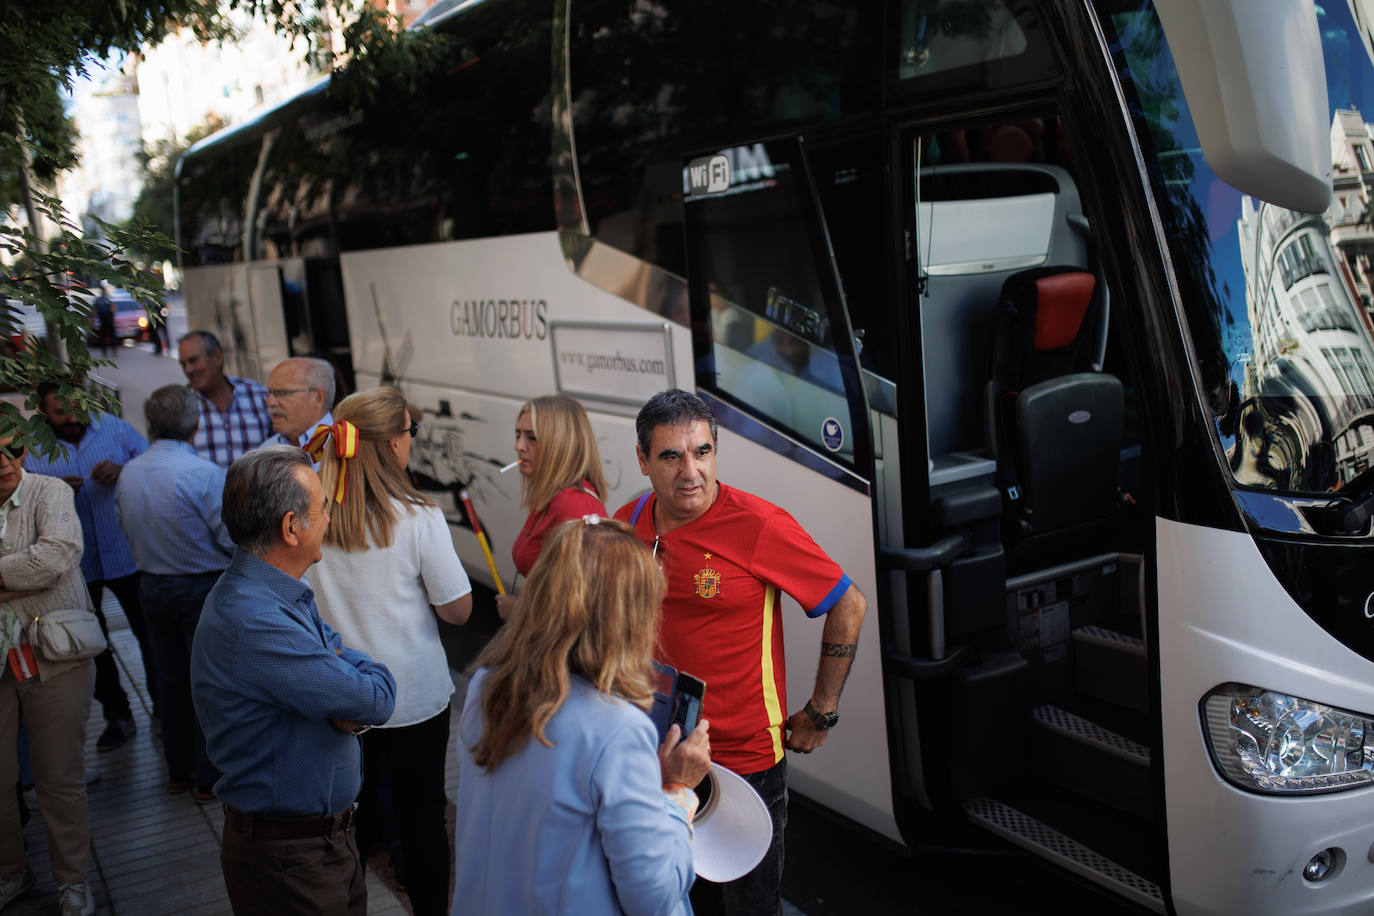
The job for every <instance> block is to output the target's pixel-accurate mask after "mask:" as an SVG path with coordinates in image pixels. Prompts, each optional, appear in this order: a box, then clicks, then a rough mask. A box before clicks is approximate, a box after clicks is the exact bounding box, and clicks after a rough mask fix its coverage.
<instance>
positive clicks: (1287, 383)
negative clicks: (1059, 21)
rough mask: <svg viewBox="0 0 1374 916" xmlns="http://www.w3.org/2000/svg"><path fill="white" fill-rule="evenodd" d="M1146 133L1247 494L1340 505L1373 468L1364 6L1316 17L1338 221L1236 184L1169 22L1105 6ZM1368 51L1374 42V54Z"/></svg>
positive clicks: (1372, 227) (1232, 457) (1110, 2)
mask: <svg viewBox="0 0 1374 916" xmlns="http://www.w3.org/2000/svg"><path fill="white" fill-rule="evenodd" d="M1097 6H1098V9H1099V12H1100V13H1102V21H1103V24H1104V26H1105V27H1106V28H1107V30H1108V31H1109V33H1111V35H1112V50H1113V53H1114V54H1115V55H1116V59H1117V61H1118V64H1119V65H1124V67H1122V73H1121V76H1122V81H1123V84H1124V85H1125V88H1126V92H1127V97H1128V100H1129V102H1130V104H1131V106H1132V108H1133V111H1132V114H1133V117H1134V119H1135V121H1136V124H1137V127H1138V129H1139V132H1140V142H1141V145H1142V147H1144V151H1145V156H1146V161H1147V163H1148V165H1149V169H1150V180H1151V184H1152V187H1153V193H1154V197H1155V201H1156V205H1157V207H1158V209H1159V213H1160V218H1161V220H1162V222H1163V226H1164V233H1165V235H1166V237H1167V238H1168V240H1169V246H1170V255H1171V258H1172V261H1173V267H1174V271H1175V275H1176V277H1177V280H1178V284H1179V290H1180V293H1181V295H1182V298H1183V306H1184V311H1185V316H1186V319H1187V322H1188V326H1189V332H1190V334H1191V337H1192V344H1193V349H1194V357H1195V359H1196V361H1197V366H1198V369H1199V372H1200V375H1201V378H1202V383H1203V386H1204V389H1205V392H1206V396H1207V399H1208V401H1209V402H1210V406H1211V408H1212V412H1213V415H1214V417H1215V420H1216V427H1217V432H1218V435H1219V437H1220V440H1221V444H1222V449H1223V451H1224V453H1225V455H1226V458H1227V462H1228V464H1229V465H1230V471H1231V474H1232V476H1233V478H1234V480H1235V482H1236V483H1237V484H1240V485H1243V486H1249V487H1258V488H1266V489H1275V490H1283V491H1289V492H1299V493H1318V492H1328V491H1331V490H1337V489H1340V488H1341V487H1342V486H1344V485H1345V484H1347V483H1349V482H1350V481H1351V480H1352V479H1353V478H1355V477H1356V476H1357V475H1359V474H1360V473H1361V472H1362V471H1364V470H1366V469H1367V468H1369V466H1370V459H1371V454H1372V453H1374V299H1371V279H1372V277H1371V274H1374V210H1371V207H1370V196H1371V195H1370V187H1371V184H1374V140H1371V132H1372V131H1374V124H1371V123H1368V122H1366V120H1365V114H1364V113H1365V112H1369V113H1371V115H1374V64H1372V63H1371V49H1370V47H1369V45H1368V43H1367V42H1368V38H1367V36H1368V31H1367V30H1366V29H1365V28H1364V24H1363V23H1361V22H1357V21H1356V17H1357V16H1358V15H1359V13H1360V9H1361V8H1362V5H1361V4H1359V3H1354V2H1352V3H1343V2H1335V3H1322V4H1320V5H1318V6H1317V7H1316V11H1317V17H1318V23H1319V26H1320V29H1321V36H1322V51H1323V54H1324V57H1325V66H1326V83H1327V96H1328V99H1329V102H1330V119H1329V124H1330V126H1331V155H1332V162H1333V163H1334V169H1333V175H1334V191H1335V193H1334V195H1333V198H1332V202H1331V206H1330V207H1329V208H1328V209H1327V210H1326V212H1324V213H1300V212H1296V211H1292V210H1285V209H1282V208H1280V207H1276V206H1274V205H1272V204H1268V203H1265V202H1264V201H1260V200H1255V199H1253V198H1251V197H1249V196H1247V195H1244V194H1242V193H1241V192H1240V191H1237V190H1236V189H1234V188H1232V187H1231V186H1229V185H1227V184H1226V183H1225V182H1223V181H1221V180H1220V179H1219V178H1217V177H1216V175H1215V174H1214V173H1213V172H1212V170H1211V168H1210V167H1209V166H1208V164H1207V162H1206V160H1205V159H1204V158H1203V156H1202V152H1201V150H1200V149H1199V143H1198V139H1197V133H1196V131H1195V129H1194V126H1193V121H1192V118H1191V116H1190V114H1189V112H1188V105H1187V102H1186V100H1185V99H1184V96H1183V92H1182V90H1181V88H1180V86H1179V81H1178V75H1177V72H1176V70H1175V69H1174V62H1173V59H1172V57H1171V55H1170V52H1169V49H1168V46H1167V43H1166V42H1165V40H1164V35H1163V32H1162V30H1161V28H1160V24H1159V20H1158V19H1157V18H1156V16H1155V13H1154V11H1153V10H1152V9H1151V8H1150V7H1149V6H1148V5H1146V4H1141V3H1140V2H1138V0H1102V2H1099V3H1098V4H1097ZM1362 36H1365V37H1364V38H1363V39H1362Z"/></svg>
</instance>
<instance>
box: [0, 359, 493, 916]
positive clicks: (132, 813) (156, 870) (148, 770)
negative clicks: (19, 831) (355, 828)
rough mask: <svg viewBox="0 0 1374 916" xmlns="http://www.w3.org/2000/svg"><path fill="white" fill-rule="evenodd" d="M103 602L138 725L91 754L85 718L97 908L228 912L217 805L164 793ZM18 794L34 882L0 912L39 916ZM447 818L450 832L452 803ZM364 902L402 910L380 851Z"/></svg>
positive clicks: (141, 706)
mask: <svg viewBox="0 0 1374 916" xmlns="http://www.w3.org/2000/svg"><path fill="white" fill-rule="evenodd" d="M173 365H175V363H174V364H173ZM104 610H105V616H106V619H107V620H108V621H109V625H110V641H111V643H112V644H113V648H114V651H115V656H116V660H117V661H118V664H119V668H120V671H121V674H122V676H121V683H122V684H123V686H124V689H125V690H126V691H128V693H129V703H130V705H131V706H132V707H133V710H134V721H135V723H136V724H137V725H138V733H137V734H135V735H134V737H133V738H131V739H130V740H129V742H128V743H127V744H125V745H124V746H123V747H121V748H119V749H118V750H115V751H111V752H109V753H105V754H100V753H97V752H96V749H95V742H96V739H97V738H98V737H99V736H100V733H101V731H102V730H103V729H104V727H105V723H104V720H103V719H102V718H101V715H100V706H99V704H97V703H92V704H91V715H90V719H89V721H88V722H87V725H86V769H87V775H88V778H89V777H90V776H92V775H97V774H98V778H97V779H96V781H95V782H94V783H93V784H91V785H89V786H88V787H87V791H86V795H87V801H88V804H89V806H90V816H91V866H90V872H89V874H88V875H87V879H86V880H87V882H88V883H89V886H90V890H91V893H92V894H93V895H94V897H95V902H96V912H97V913H110V914H116V913H125V914H138V916H160V914H172V913H178V914H180V913H186V914H219V913H229V912H230V909H229V900H228V898H227V896H226V895H225V890H224V880H223V878H222V877H221V875H220V867H219V846H220V833H221V830H222V827H223V824H224V815H223V811H222V809H221V807H220V806H219V804H218V803H215V804H209V805H204V806H201V805H197V804H196V803H195V801H194V799H193V798H192V797H191V795H190V794H189V793H187V794H183V795H168V794H167V789H166V785H167V773H166V768H165V766H164V765H163V761H162V746H161V744H160V743H159V741H158V739H157V738H156V737H155V736H154V735H153V732H152V727H151V724H150V721H149V715H150V706H149V701H148V695H147V690H146V689H145V681H144V675H143V662H142V660H141V658H140V657H139V652H138V642H137V640H135V638H134V634H133V631H132V630H130V629H129V625H128V622H127V620H126V619H125V617H124V612H123V611H122V610H120V608H119V602H118V601H116V600H115V598H114V596H113V595H112V594H110V593H109V592H108V591H107V592H106V595H105V604H104ZM457 680H459V682H460V690H459V692H458V693H455V694H454V701H453V702H454V718H455V721H456V719H457V714H458V712H459V711H460V710H461V708H462V696H463V691H462V689H461V687H462V686H464V685H465V681H466V679H465V678H457ZM446 789H447V792H448V797H449V798H450V799H453V798H457V797H458V762H457V757H456V755H455V754H454V749H453V747H452V746H450V747H449V754H448V773H447V779H446ZM26 801H27V802H28V805H29V809H30V810H31V811H33V819H32V820H30V821H29V824H28V826H27V827H25V828H24V840H25V842H26V843H27V844H28V849H29V864H30V866H31V867H32V868H33V871H34V875H35V876H36V877H37V879H38V883H37V884H36V885H35V886H34V889H33V890H32V891H31V892H30V893H29V894H28V896H26V897H23V898H21V899H20V900H18V901H16V902H15V903H13V904H11V905H10V906H9V907H6V908H5V916H38V914H49V913H52V912H54V911H55V910H56V908H57V886H56V885H55V884H54V883H53V880H52V874H51V860H50V858H49V855H48V848H47V838H46V836H45V834H44V830H43V817H42V814H41V812H39V811H38V805H37V802H36V801H35V799H34V796H33V793H32V792H30V793H29V794H28V795H27V796H26ZM448 818H449V823H450V836H452V832H451V831H452V821H453V804H452V803H451V802H450V804H449V813H448ZM367 909H368V912H369V913H378V914H383V913H392V914H405V913H408V912H409V909H408V903H407V902H405V895H404V893H403V892H398V891H397V890H396V889H395V881H394V877H393V876H392V874H391V869H390V867H389V865H388V864H387V857H386V854H385V853H377V854H375V855H374V856H372V857H371V858H370V859H369V861H368V863H367Z"/></svg>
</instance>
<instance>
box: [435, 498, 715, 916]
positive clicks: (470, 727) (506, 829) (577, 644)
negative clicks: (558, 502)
mask: <svg viewBox="0 0 1374 916" xmlns="http://www.w3.org/2000/svg"><path fill="white" fill-rule="evenodd" d="M663 588H664V583H663V576H662V573H660V572H659V569H658V566H657V565H656V564H655V563H654V560H653V558H652V557H650V555H649V551H648V550H647V549H646V548H645V547H644V545H643V544H641V543H640V542H639V540H638V539H637V538H636V537H635V536H634V535H633V534H632V533H631V532H630V529H629V528H627V527H626V526H625V525H623V524H621V523H619V522H615V521H611V520H608V519H600V518H598V517H597V516H586V517H585V518H584V519H580V520H574V521H570V522H565V523H564V524H562V525H560V526H559V527H558V528H557V529H555V531H554V534H553V536H552V537H551V538H550V539H549V540H548V541H547V542H546V543H545V546H544V549H543V552H542V553H541V554H540V557H539V561H538V562H537V563H536V564H535V566H534V569H533V570H531V572H530V577H529V579H528V581H527V582H526V584H525V588H524V591H523V592H522V594H521V596H520V604H521V607H522V609H527V610H528V611H529V613H524V612H520V613H516V614H513V615H512V619H511V620H508V621H507V622H506V625H505V627H504V628H503V629H502V630H501V632H500V633H499V634H498V635H497V637H496V638H495V639H494V640H493V641H492V642H491V644H490V645H488V646H487V648H486V650H485V651H484V652H483V653H482V655H481V656H480V657H479V658H478V659H477V662H476V668H477V672H476V674H475V675H474V676H473V678H472V682H471V684H470V685H469V687H468V695H467V701H466V703H465V704H464V707H463V714H462V716H461V718H460V720H459V725H458V736H459V742H460V744H461V747H462V754H461V764H460V766H461V771H460V776H459V783H458V823H457V828H456V832H455V838H454V839H455V850H454V858H455V864H456V867H455V871H456V879H455V886H454V893H453V906H452V913H454V914H473V916H476V914H483V913H488V914H508V913H522V914H530V916H534V914H582V913H586V914H598V916H600V914H606V913H626V914H631V916H637V914H683V913H690V912H691V906H690V904H689V903H688V902H687V891H688V888H690V887H691V885H692V879H693V876H694V872H693V870H692V847H691V841H692V826H691V825H692V816H693V815H694V814H695V813H696V807H697V798H696V795H695V794H694V793H693V791H692V789H691V787H692V786H695V785H697V784H698V783H699V782H700V781H701V780H702V779H703V778H705V776H706V773H707V771H708V770H709V768H710V742H709V739H708V731H709V726H708V723H707V722H706V721H705V720H703V721H702V722H700V723H699V724H698V726H697V728H696V729H695V730H694V731H693V732H692V734H691V736H690V737H688V739H687V740H685V741H681V740H680V734H679V731H678V730H677V726H673V728H672V729H671V730H670V731H669V733H668V737H667V739H666V740H665V741H664V743H663V746H662V747H661V748H659V747H656V746H655V745H656V744H657V738H658V735H657V731H656V730H655V728H654V725H653V723H652V722H651V721H650V719H649V716H648V712H647V711H648V709H649V708H650V705H651V704H652V702H653V686H652V680H651V667H650V655H651V653H652V652H653V647H654V641H655V638H656V633H657V630H658V609H659V605H660V603H661V601H662V598H663Z"/></svg>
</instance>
